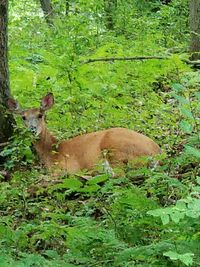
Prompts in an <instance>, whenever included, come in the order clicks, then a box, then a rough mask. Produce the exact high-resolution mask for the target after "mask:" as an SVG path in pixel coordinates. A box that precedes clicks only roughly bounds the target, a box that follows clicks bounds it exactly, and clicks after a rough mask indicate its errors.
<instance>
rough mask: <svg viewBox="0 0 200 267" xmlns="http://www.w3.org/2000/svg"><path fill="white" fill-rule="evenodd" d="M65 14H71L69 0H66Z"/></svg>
mask: <svg viewBox="0 0 200 267" xmlns="http://www.w3.org/2000/svg"><path fill="white" fill-rule="evenodd" d="M65 15H66V16H68V15H69V0H65Z"/></svg>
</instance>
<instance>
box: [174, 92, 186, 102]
mask: <svg viewBox="0 0 200 267" xmlns="http://www.w3.org/2000/svg"><path fill="white" fill-rule="evenodd" d="M174 98H176V99H177V100H178V101H179V103H181V104H188V103H189V101H188V99H187V98H185V97H183V96H180V95H176V94H175V95H174Z"/></svg>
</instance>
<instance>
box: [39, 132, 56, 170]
mask: <svg viewBox="0 0 200 267" xmlns="http://www.w3.org/2000/svg"><path fill="white" fill-rule="evenodd" d="M56 143H57V140H56V138H55V137H54V136H53V135H52V134H51V133H50V132H49V131H48V129H47V128H46V127H44V128H43V130H42V132H41V133H40V135H39V140H38V141H36V142H35V143H34V146H35V149H36V151H37V153H38V156H39V158H40V160H41V161H42V162H43V163H44V164H45V165H46V167H50V166H51V165H52V161H53V158H54V156H53V151H54V150H55V149H56Z"/></svg>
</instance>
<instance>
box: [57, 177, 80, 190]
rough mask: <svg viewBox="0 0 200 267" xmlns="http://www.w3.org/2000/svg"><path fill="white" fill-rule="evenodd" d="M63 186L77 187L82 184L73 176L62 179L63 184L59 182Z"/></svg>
mask: <svg viewBox="0 0 200 267" xmlns="http://www.w3.org/2000/svg"><path fill="white" fill-rule="evenodd" d="M61 186H62V187H63V188H69V189H73V190H76V189H79V188H80V187H81V186H82V183H81V181H79V180H78V179H75V178H67V179H65V180H64V182H63V184H61Z"/></svg>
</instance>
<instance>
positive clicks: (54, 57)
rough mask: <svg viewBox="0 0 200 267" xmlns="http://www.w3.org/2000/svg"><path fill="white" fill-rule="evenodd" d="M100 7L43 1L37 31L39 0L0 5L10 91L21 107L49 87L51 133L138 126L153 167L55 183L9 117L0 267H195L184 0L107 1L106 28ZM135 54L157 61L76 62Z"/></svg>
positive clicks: (195, 187) (190, 80)
mask: <svg viewBox="0 0 200 267" xmlns="http://www.w3.org/2000/svg"><path fill="white" fill-rule="evenodd" d="M75 2H76V3H75ZM104 2H105V1H103V0H98V1H93V0H92V1H84V0H79V1H69V12H68V15H67V16H65V4H66V2H65V1H64V0H63V1H57V0H53V1H52V4H53V7H54V10H55V19H54V25H53V26H52V27H50V28H49V27H48V25H46V23H45V20H44V18H43V15H42V11H41V9H40V7H39V2H36V1H33V2H32V1H29V2H27V1H25V0H20V1H10V21H9V23H10V24H9V40H10V44H9V45H10V46H9V48H10V62H9V63H10V76H11V77H10V78H11V79H10V80H11V88H12V94H13V96H14V97H15V98H17V99H18V100H19V102H20V104H21V106H22V107H23V108H30V107H37V106H39V103H40V99H41V97H42V96H43V95H44V94H46V93H47V92H49V91H51V92H53V93H54V95H55V99H56V102H55V105H54V107H53V109H52V110H50V111H49V112H48V114H47V123H48V127H49V128H50V130H51V131H52V132H54V134H55V135H56V136H57V137H58V138H60V139H62V138H69V137H71V136H75V135H78V134H82V133H85V132H91V131H94V130H100V129H104V128H109V127H114V126H122V127H128V128H130V129H134V130H136V131H139V132H142V133H144V134H146V135H148V136H149V137H151V138H153V139H154V140H156V142H157V143H158V144H159V145H160V146H161V147H162V150H163V155H162V156H161V158H159V160H160V161H161V162H162V165H161V166H159V167H157V168H156V169H155V170H152V169H147V168H141V169H132V168H131V166H126V168H125V169H124V170H117V171H118V172H119V177H118V178H114V179H110V177H109V176H108V175H107V174H104V173H102V170H99V173H98V174H97V175H96V176H94V177H93V178H92V179H90V180H87V179H85V178H87V176H88V175H89V173H79V174H76V175H74V176H63V177H60V178H59V179H58V180H56V179H55V177H51V175H50V174H49V173H47V172H46V170H44V169H42V168H41V167H38V165H37V162H36V161H35V157H34V153H33V152H32V149H31V143H32V141H33V140H32V137H31V136H30V134H29V133H28V132H27V131H25V130H24V126H23V125H22V121H21V119H18V118H17V128H16V131H15V135H14V136H13V139H11V140H10V143H9V145H8V146H7V147H6V148H5V149H4V150H3V151H2V152H1V156H3V157H5V158H6V162H5V165H4V167H5V168H6V169H7V170H9V171H8V173H9V174H10V176H11V177H10V178H9V177H7V176H4V174H3V173H1V172H0V179H1V188H0V207H1V208H0V212H1V217H0V249H1V255H0V266H2V267H7V266H13V265H16V266H20V267H21V266H23V267H27V266H30V267H31V266H45V267H46V266H66V267H71V266H72V267H73V266H83V267H85V266H88V267H90V266H91V267H93V266H99V267H100V266H102V267H103V266H105V267H109V266H115V267H122V266H123V267H124V266H125V267H130V266H136V267H146V266H148V267H149V266H152V267H155V266H164V267H168V266H190V265H192V266H199V261H200V257H199V249H200V243H199V215H200V214H199V205H200V203H199V193H200V189H199V188H200V178H199V175H200V170H199V158H200V155H199V154H200V151H199V148H200V147H199V144H200V137H199V133H200V129H199V127H200V126H199V123H200V121H199V117H200V116H199V113H200V106H199V103H200V94H199V89H200V79H199V77H200V76H199V71H193V70H191V69H190V68H189V67H188V66H186V65H185V63H183V62H182V61H181V58H182V57H184V58H185V57H186V56H187V55H186V54H183V53H185V50H186V49H185V47H187V45H188V44H187V40H188V32H189V29H188V22H187V21H188V7H187V1H186V0H184V1H181V0H173V1H171V3H170V4H168V5H164V4H161V1H158V0H151V1H146V0H142V1H139V0H134V1H132V0H131V1H130V0H129V1H124V0H121V1H117V6H116V7H115V8H113V9H112V12H113V13H112V14H111V15H112V18H113V29H112V30H109V29H108V28H107V21H106V19H107V18H106V10H105V9H104ZM173 51H175V52H176V51H178V53H177V54H174V55H173V54H170V53H171V52H173ZM179 53H182V54H179ZM138 55H143V56H145V55H168V56H169V58H168V59H165V60H164V59H163V60H156V59H154V60H144V61H115V62H94V63H89V64H84V63H83V62H84V60H86V59H88V58H100V57H102V58H104V57H105V58H106V57H128V56H138ZM16 117H17V116H16Z"/></svg>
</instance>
